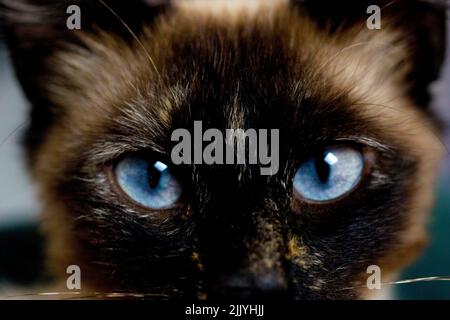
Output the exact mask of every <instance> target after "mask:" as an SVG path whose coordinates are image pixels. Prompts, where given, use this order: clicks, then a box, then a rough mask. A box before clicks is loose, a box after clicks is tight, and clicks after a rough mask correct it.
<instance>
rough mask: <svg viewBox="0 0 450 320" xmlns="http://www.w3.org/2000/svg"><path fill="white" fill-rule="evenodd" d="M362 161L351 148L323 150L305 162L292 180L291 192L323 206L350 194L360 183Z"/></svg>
mask: <svg viewBox="0 0 450 320" xmlns="http://www.w3.org/2000/svg"><path fill="white" fill-rule="evenodd" d="M363 168H364V157H363V155H362V154H361V152H359V151H358V150H356V149H354V148H351V147H333V148H328V149H325V150H324V151H323V152H322V153H320V154H319V155H316V156H314V157H312V158H310V159H308V160H307V161H305V162H304V163H303V164H302V165H301V166H300V168H298V170H297V173H296V174H295V176H294V182H293V185H294V191H295V192H296V194H298V195H299V196H301V197H302V198H304V199H306V200H310V201H317V202H324V201H330V200H333V199H336V198H339V197H341V196H343V195H345V194H347V193H349V192H350V191H352V190H353V189H354V188H355V187H356V185H357V184H358V182H359V181H360V179H361V176H362V172H363Z"/></svg>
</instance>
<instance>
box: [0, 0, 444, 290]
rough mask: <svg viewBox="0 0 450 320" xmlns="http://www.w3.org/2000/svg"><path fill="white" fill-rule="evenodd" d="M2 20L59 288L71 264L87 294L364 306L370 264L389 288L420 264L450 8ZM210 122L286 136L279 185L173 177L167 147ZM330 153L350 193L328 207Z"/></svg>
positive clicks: (417, 4) (398, 5) (51, 11)
mask: <svg viewBox="0 0 450 320" xmlns="http://www.w3.org/2000/svg"><path fill="white" fill-rule="evenodd" d="M369 2H370V3H369ZM2 3H3V6H5V7H6V10H4V14H3V15H4V18H5V19H4V22H5V30H6V32H5V34H6V39H7V41H8V43H9V47H10V50H11V57H12V59H13V62H14V65H15V67H16V72H17V76H18V79H19V80H20V82H21V84H22V86H23V88H24V92H25V94H26V95H27V97H28V98H29V100H30V102H31V104H32V111H31V124H30V127H29V130H28V133H27V135H26V138H25V145H26V148H27V151H28V158H29V165H30V169H31V172H32V174H33V176H34V178H35V180H36V182H37V184H38V186H39V190H40V193H41V198H42V202H43V230H45V232H46V235H47V240H48V252H49V259H50V262H51V263H50V265H51V267H52V269H53V270H54V271H55V272H56V273H62V274H65V270H66V267H67V266H68V265H73V264H76V265H79V266H81V269H82V272H83V273H82V274H83V280H84V281H86V286H90V287H94V288H97V289H98V288H101V289H103V290H116V291H118V290H121V291H128V290H132V291H139V292H145V293H156V294H158V295H160V296H161V297H190V298H192V297H195V298H200V299H203V298H223V297H224V296H225V297H239V298H274V297H289V298H293V299H333V298H363V297H367V296H369V293H370V292H368V290H367V288H366V279H367V277H368V276H369V275H368V274H367V273H366V270H367V268H368V267H369V266H370V265H377V266H379V267H380V269H381V272H382V279H383V280H389V279H391V277H393V276H394V275H395V274H396V272H398V270H399V269H400V268H401V267H403V266H404V265H406V264H407V263H409V262H410V261H411V259H412V258H414V257H415V256H416V255H417V253H418V252H419V251H420V249H421V248H422V246H423V244H424V241H425V240H424V239H425V232H424V221H425V218H426V213H427V212H428V210H429V207H430V205H431V202H432V185H433V179H434V175H435V171H436V167H437V163H438V160H439V156H440V154H441V153H442V149H443V147H442V145H441V144H440V143H439V139H438V138H437V137H436V131H438V130H437V129H438V127H439V125H438V121H437V120H436V119H435V117H434V116H433V114H432V112H431V111H430V110H429V108H428V103H429V99H430V94H429V85H430V83H431V82H432V81H434V80H435V79H437V77H438V75H439V70H440V67H441V64H442V61H443V57H444V52H445V10H444V6H443V4H440V3H436V2H433V3H432V2H430V1H401V0H399V1H392V2H390V1H381V0H380V1H348V2H347V3H345V4H343V3H341V2H340V3H339V5H338V4H336V1H325V0H321V1H308V0H305V1H292V2H288V1H249V2H246V3H245V4H238V2H237V1H236V2H232V5H230V4H228V5H224V4H223V2H222V1H184V2H173V3H168V2H165V1H161V2H154V1H131V2H127V4H126V5H124V4H123V3H121V2H120V1H105V2H102V1H70V3H69V2H66V1H58V3H56V1H5V0H3V1H2ZM73 4H76V5H77V6H78V7H79V8H80V10H81V29H80V30H69V29H68V28H67V25H66V22H67V21H66V19H67V18H68V17H69V16H70V15H71V14H72V13H66V9H67V7H68V6H69V5H73ZM370 5H377V6H378V8H379V9H380V10H381V11H380V12H381V29H371V28H369V27H368V24H367V19H368V18H369V17H370V16H371V14H372V13H367V8H368V7H369V6H370ZM374 12H376V8H375V11H374ZM198 120H201V121H202V125H203V127H204V129H205V130H206V129H208V128H216V129H218V130H219V131H221V132H223V131H224V130H225V129H227V128H235V129H236V128H242V129H244V130H245V129H252V128H253V129H278V130H279V170H278V172H277V173H276V174H274V175H269V176H264V175H260V173H259V169H260V165H257V164H256V165H251V164H248V165H245V164H236V165H231V164H229V165H220V164H214V165H206V164H191V165H175V164H173V163H172V160H171V158H170V154H171V151H172V149H173V147H174V142H173V141H172V140H171V135H172V133H173V132H174V130H176V129H180V128H184V129H186V130H187V131H188V132H192V133H193V124H194V121H198ZM329 154H331V155H333V156H335V157H336V159H337V161H338V162H339V165H340V164H341V163H342V167H339V166H338V167H336V168H337V169H336V170H337V172H338V176H337V178H336V179H337V180H336V181H338V182H339V181H340V182H339V183H337V182H336V183H337V185H336V186H328V187H330V188H331V189H333V190H335V189H334V188H338V191H339V190H340V191H341V192H340V193H339V192H337V193H336V192H334V191H333V192H331V191H330V190H328V191H327V192H325V193H321V195H320V196H318V193H320V192H323V190H321V189H320V188H321V187H323V186H324V185H326V183H328V182H327V181H326V179H325V181H322V182H323V185H322V186H321V185H320V184H319V190H317V186H316V185H314V183H313V182H314V181H316V180H317V179H316V180H314V179H313V178H314V177H316V176H315V175H317V174H318V173H317V172H315V171H314V170H316V171H317V170H319V171H320V170H321V169H320V168H319V167H320V166H321V165H320V164H318V161H319V162H320V161H322V160H323V158H324V157H325V156H326V155H329ZM311 159H312V160H311ZM321 163H322V164H323V161H322V162H321ZM156 164H160V165H159V167H158V166H156ZM325 164H326V165H327V164H328V165H330V166H331V164H330V163H329V162H327V163H325ZM161 165H162V166H163V167H164V170H163V169H161ZM130 168H131V169H130ZM155 168H156V169H157V170H156V171H155ZM158 168H159V169H158ZM167 168H169V169H170V171H167V170H166V169H167ZM141 169H142V170H143V173H144V179H143V180H142V177H141V176H140V173H138V174H136V172H137V171H138V170H141ZM322 169H323V168H322ZM127 170H129V171H127ZM152 170H153V171H152ZM323 170H325V172H326V174H325V178H330V174H331V172H330V170H331V169H330V167H326V168H325V169H323ZM327 170H328V171H327ZM333 170H334V169H333ZM127 172H128V173H130V172H131V173H130V175H128V176H127ZM333 172H334V171H333ZM322 173H323V172H322ZM319 174H320V172H319ZM352 174H354V177H353V178H354V181H353V182H352V181H350V182H348V181H346V180H348V179H350V178H351V175H352ZM133 175H134V176H136V175H137V176H138V178H136V180H130V179H131V178H130V176H131V177H133ZM124 176H125V178H124V179H121V177H122V178H123V177H124ZM155 177H156V178H155ZM311 177H312V178H311ZM147 178H148V180H149V181H147V180H146V179H147ZM310 178H311V179H312V180H311V181H312V182H311V181H309V182H308V181H306V182H305V179H306V180H308V179H310ZM140 179H141V180H140ZM152 179H153V181H150V180H152ZM155 179H156V180H155ZM163 180H164V181H165V185H164V184H163V185H162V186H161V185H160V183H162V182H161V181H163ZM136 181H137V182H138V183H137V184H136ZM316 182H317V181H316ZM133 183H135V184H133ZM139 183H140V184H139ZM152 183H154V185H152ZM347 184H348V185H347ZM168 185H169V186H170V187H167V186H168ZM143 186H144V187H145V186H146V187H148V188H149V190H150V189H151V190H150V191H151V192H150V191H149V190H142V188H144V187H143ZM135 187H136V188H138V189H139V188H141V189H139V190H138V191H136V190H135V189H133V188H135ZM157 187H158V188H163V191H161V192H159V193H157V194H156V195H155V190H156V189H157ZM130 188H131V189H130ZM164 188H166V189H164ZM339 188H340V189H339ZM342 188H344V190H341V189H342ZM345 188H347V190H345ZM130 190H131V191H130ZM147 191H148V192H147ZM136 192H137V194H142V193H143V194H144V195H146V196H149V194H150V193H151V195H150V198H147V199H144V200H143V199H142V198H140V197H136ZM139 192H140V193H139ZM146 192H147V193H146ZM149 192H150V193H149ZM152 197H153V198H152ZM148 199H153V201H148ZM168 199H169V200H168ZM161 201H163V205H160V206H159V207H158V205H156V203H160V202H161Z"/></svg>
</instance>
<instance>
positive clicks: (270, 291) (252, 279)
mask: <svg viewBox="0 0 450 320" xmlns="http://www.w3.org/2000/svg"><path fill="white" fill-rule="evenodd" d="M287 288H288V285H287V281H286V279H285V276H284V275H282V274H281V273H279V272H275V271H273V272H269V273H266V274H264V275H260V276H256V275H253V274H250V273H240V274H235V275H227V276H221V277H219V279H218V281H217V282H216V283H215V284H214V286H213V290H212V297H213V298H216V299H219V300H258V301H260V300H267V299H271V300H273V299H281V298H283V297H284V296H285V294H286V291H287Z"/></svg>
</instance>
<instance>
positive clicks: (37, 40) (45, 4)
mask: <svg viewBox="0 0 450 320" xmlns="http://www.w3.org/2000/svg"><path fill="white" fill-rule="evenodd" d="M168 6H169V1H162V0H161V1H158V0H146V1H144V0H129V1H123V0H103V1H100V0H0V26H1V28H0V29H3V34H4V35H3V36H4V38H5V40H6V43H7V46H8V49H9V52H10V57H11V60H12V63H13V65H14V69H15V71H16V76H17V79H18V80H19V82H20V84H21V86H22V88H23V91H24V93H25V95H26V96H27V98H28V100H29V101H30V102H31V105H32V108H31V117H30V119H31V123H30V126H29V128H28V134H27V135H26V136H25V141H24V142H25V145H26V147H27V150H29V151H33V150H34V149H35V148H36V147H37V146H38V145H39V144H40V142H41V141H42V138H43V136H44V133H45V131H46V129H47V128H48V127H49V126H50V125H51V123H52V121H54V119H55V117H56V116H57V114H58V109H57V108H53V107H52V105H51V102H50V101H49V100H48V95H47V94H46V91H45V89H43V88H42V87H43V86H42V84H43V83H45V82H46V75H47V74H48V72H49V70H48V68H51V65H50V63H46V61H47V58H48V57H49V56H50V55H51V54H52V53H53V52H55V51H56V50H58V49H60V48H61V47H62V46H66V45H67V44H71V43H74V44H75V43H79V40H78V39H79V38H78V37H77V36H76V33H77V32H84V31H94V32H96V31H97V30H98V29H101V30H105V31H107V32H113V33H115V34H117V35H120V36H122V37H123V38H124V39H125V40H129V39H131V37H132V35H131V34H130V32H129V30H128V29H127V28H130V29H131V30H133V31H134V32H135V33H138V31H139V28H141V27H142V24H144V23H145V24H146V25H149V23H151V21H152V20H153V19H154V18H155V17H156V16H158V15H159V14H160V13H161V11H164V10H165V9H166V8H167V7H168ZM78 8H79V10H78ZM78 13H79V18H80V21H79V22H80V27H81V30H76V29H71V28H68V25H71V23H74V25H75V26H76V23H75V22H76V21H74V20H70V19H71V16H72V19H76V18H77V17H75V16H73V15H74V14H75V15H77V14H78ZM119 17H120V19H119ZM68 19H69V20H68ZM68 21H69V23H68ZM124 24H126V25H127V27H125V25H124ZM76 27H77V26H76Z"/></svg>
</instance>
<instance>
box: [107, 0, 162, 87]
mask: <svg viewBox="0 0 450 320" xmlns="http://www.w3.org/2000/svg"><path fill="white" fill-rule="evenodd" d="M98 2H100V3H101V4H102V5H103V6H104V7H105V8H107V9H108V10H109V11H110V12H111V13H112V14H113V15H114V16H115V17H116V18H117V19H118V20H119V21H120V23H121V24H122V25H123V26H124V27H125V28H126V29H127V30H128V32H129V33H130V34H131V36H132V37H133V38H134V39H135V40H136V42H137V43H138V44H139V46H140V47H141V48H142V50H144V52H145V55H146V56H147V58H148V60H149V61H150V63H151V65H152V67H153V69H155V72H156V73H157V75H158V76H159V77H160V78H161V74H160V73H159V70H158V68H157V67H156V64H155V62H154V61H153V59H152V57H151V55H150V53H149V52H148V50H147V48H145V46H144V44H143V43H142V41H141V40H140V39H139V38H138V36H137V35H136V34H135V33H134V32H133V30H131V28H130V27H129V26H128V24H127V23H126V22H125V21H124V20H123V19H122V18H121V17H120V16H119V15H118V14H117V13H116V12H115V11H114V10H113V9H112V8H111V7H110V6H108V5H107V4H106V3H105V2H104V1H103V0H98Z"/></svg>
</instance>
